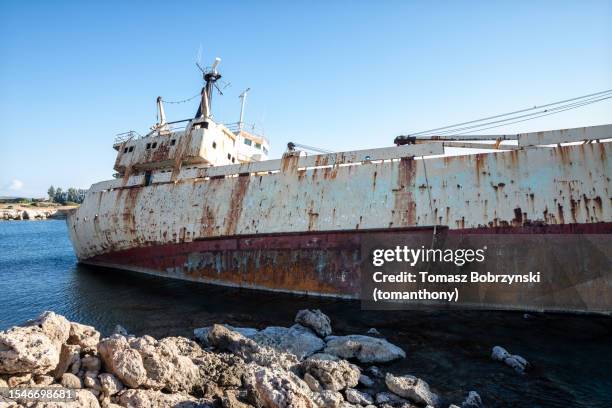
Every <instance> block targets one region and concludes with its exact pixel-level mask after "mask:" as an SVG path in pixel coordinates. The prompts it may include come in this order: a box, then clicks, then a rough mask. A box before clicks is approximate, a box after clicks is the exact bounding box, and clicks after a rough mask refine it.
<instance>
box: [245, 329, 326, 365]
mask: <svg viewBox="0 0 612 408" xmlns="http://www.w3.org/2000/svg"><path fill="white" fill-rule="evenodd" d="M251 338H252V339H253V340H255V341H256V342H257V343H258V344H260V345H262V346H268V347H272V348H273V349H275V350H278V351H281V352H286V353H291V354H294V355H295V356H296V357H297V358H298V359H300V360H302V359H303V358H305V357H308V356H310V355H311V354H314V353H316V352H317V351H319V350H322V349H323V348H324V347H325V342H324V341H323V340H321V339H320V338H319V337H317V336H316V335H315V334H314V333H313V332H312V330H310V329H308V328H306V327H304V326H302V325H299V324H295V325H293V326H291V327H289V328H286V327H276V326H271V327H266V328H265V329H264V330H261V331H260V332H258V333H256V334H255V335H253V336H252V337H251Z"/></svg>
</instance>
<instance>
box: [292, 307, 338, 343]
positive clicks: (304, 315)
mask: <svg viewBox="0 0 612 408" xmlns="http://www.w3.org/2000/svg"><path fill="white" fill-rule="evenodd" d="M295 322H296V323H299V324H301V325H302V326H305V327H308V328H310V329H312V330H314V331H315V333H317V334H318V335H319V336H321V337H323V338H325V337H327V336H329V335H331V334H332V328H331V321H330V319H329V317H327V315H326V314H325V313H323V312H322V311H320V310H319V309H312V310H310V309H303V310H300V311H299V312H298V313H297V315H296V316H295Z"/></svg>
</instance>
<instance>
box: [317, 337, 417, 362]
mask: <svg viewBox="0 0 612 408" xmlns="http://www.w3.org/2000/svg"><path fill="white" fill-rule="evenodd" d="M325 353H328V354H333V355H336V356H338V357H341V358H356V359H357V360H359V361H360V362H361V363H385V362H388V361H392V360H395V359H398V358H404V357H406V353H405V352H404V350H402V349H401V348H399V347H397V346H396V345H394V344H391V343H389V342H388V341H387V340H385V339H379V338H375V337H370V336H362V335H359V334H353V335H349V336H335V337H332V338H330V339H329V341H328V342H327V346H326V347H325Z"/></svg>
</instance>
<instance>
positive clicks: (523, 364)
mask: <svg viewBox="0 0 612 408" xmlns="http://www.w3.org/2000/svg"><path fill="white" fill-rule="evenodd" d="M491 358H492V359H493V360H495V361H502V362H504V363H505V364H506V365H508V366H510V367H512V368H513V369H514V371H516V372H517V373H521V374H522V373H523V372H524V371H525V369H526V368H527V366H528V365H529V363H528V362H527V360H525V359H524V358H523V357H521V356H519V355H517V354H514V355H512V354H510V353H508V351H507V350H506V349H504V348H503V347H500V346H495V347H493V351H492V352H491Z"/></svg>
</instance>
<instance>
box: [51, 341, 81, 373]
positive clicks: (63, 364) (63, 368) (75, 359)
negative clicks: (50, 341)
mask: <svg viewBox="0 0 612 408" xmlns="http://www.w3.org/2000/svg"><path fill="white" fill-rule="evenodd" d="M80 354H81V346H75V345H70V344H63V345H62V350H61V352H60V356H59V362H58V364H57V366H56V367H55V370H54V371H53V377H55V379H56V380H59V379H60V378H62V374H64V373H65V372H72V371H71V369H72V367H73V365H78V368H76V370H74V371H75V372H72V373H73V374H76V373H77V372H78V371H79V369H80V368H81V363H80V357H79V356H80Z"/></svg>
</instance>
